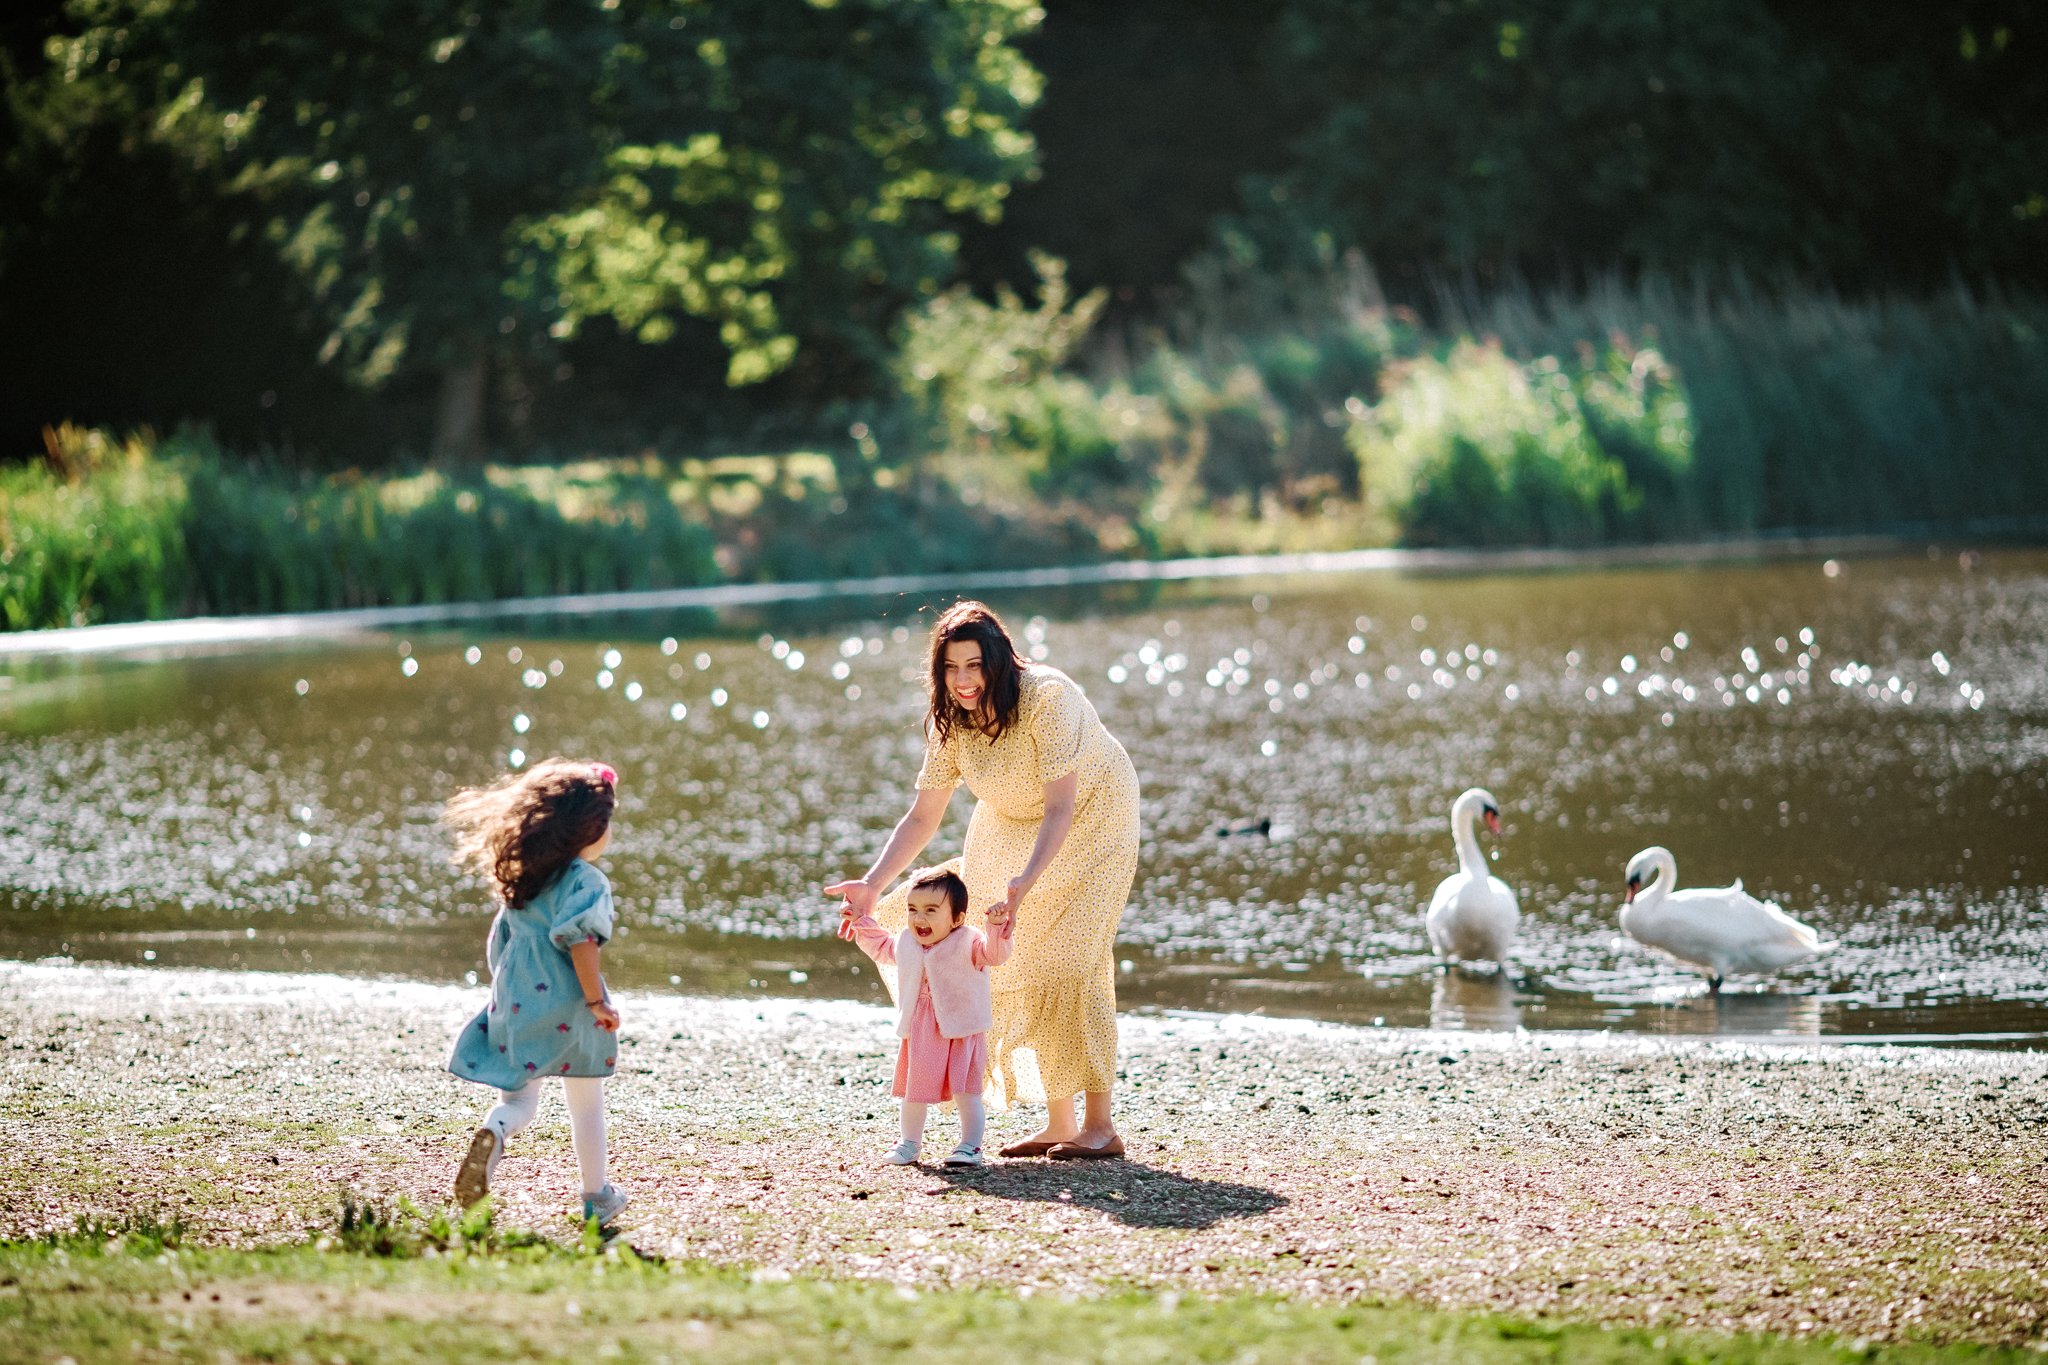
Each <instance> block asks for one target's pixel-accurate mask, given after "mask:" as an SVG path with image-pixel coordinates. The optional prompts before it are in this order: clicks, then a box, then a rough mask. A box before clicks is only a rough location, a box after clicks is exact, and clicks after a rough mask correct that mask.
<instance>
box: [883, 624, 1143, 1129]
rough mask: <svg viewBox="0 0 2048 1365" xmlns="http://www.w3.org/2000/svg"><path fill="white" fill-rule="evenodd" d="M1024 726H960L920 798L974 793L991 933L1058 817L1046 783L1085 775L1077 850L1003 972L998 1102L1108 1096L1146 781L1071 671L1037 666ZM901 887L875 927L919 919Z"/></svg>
mask: <svg viewBox="0 0 2048 1365" xmlns="http://www.w3.org/2000/svg"><path fill="white" fill-rule="evenodd" d="M1021 684H1022V690H1021V695H1020V697H1019V699H1018V707H1017V721H1016V723H1015V724H1014V725H1012V726H1011V727H1010V728H1009V729H1008V730H1007V731H1005V732H1004V734H1003V737H1002V738H1001V739H999V740H996V741H995V742H994V743H991V742H990V741H989V739H988V737H987V736H985V735H980V734H976V733H974V732H973V731H970V730H965V729H959V728H956V729H955V730H954V731H953V734H952V735H951V736H950V737H949V738H948V739H947V741H946V742H945V743H944V744H943V745H939V744H932V745H929V746H928V747H927V748H926V750H925V758H924V767H923V769H922V770H920V771H919V773H918V775H917V785H918V787H919V788H920V789H932V788H937V789H941V790H950V789H951V788H953V787H954V786H956V785H958V784H959V783H960V782H962V781H965V782H966V783H967V789H968V790H969V791H971V792H973V793H974V799H975V802H976V804H975V807H974V816H973V818H972V819H971V820H970V821H969V822H968V825H967V842H966V845H965V847H964V849H963V850H962V854H961V856H960V857H959V858H958V859H955V860H953V861H952V862H950V863H949V864H947V865H948V866H951V867H954V868H956V869H957V870H958V871H959V872H960V875H961V878H962V879H963V880H964V881H965V882H966V883H967V894H968V905H969V911H968V922H969V923H971V924H975V925H979V926H984V927H985V924H986V920H985V913H986V911H987V909H988V907H989V906H991V905H993V904H996V903H997V902H999V901H1001V900H1002V898H1003V896H1004V895H1005V894H1006V892H1007V891H1008V889H1009V885H1010V879H1011V878H1012V877H1015V876H1016V875H1017V874H1018V873H1020V872H1022V871H1023V870H1024V864H1025V863H1027V862H1029V861H1030V860H1031V848H1032V845H1033V844H1034V843H1036V842H1037V840H1038V826H1039V822H1040V820H1041V819H1043V818H1044V815H1045V784H1046V783H1048V782H1054V781H1057V780H1059V779H1060V778H1062V777H1065V776H1066V775H1067V774H1068V773H1077V774H1079V781H1078V783H1077V785H1076V791H1075V796H1074V825H1073V828H1072V829H1071V830H1070V831H1068V834H1067V840H1066V843H1064V844H1063V845H1061V847H1060V851H1059V853H1058V854H1057V855H1056V856H1055V857H1054V858H1053V860H1052V863H1051V865H1050V866H1048V867H1047V868H1046V869H1045V871H1044V872H1043V873H1041V874H1040V876H1039V878H1038V883H1037V885H1035V886H1033V887H1032V888H1031V894H1030V895H1028V896H1026V897H1025V898H1024V902H1023V904H1022V905H1021V906H1020V907H1019V908H1018V911H1017V928H1016V949H1015V953H1014V955H1013V956H1012V957H1011V959H1010V960H1009V961H1008V962H1006V963H1004V964H1002V965H1001V966H999V967H997V968H995V969H994V971H993V973H992V974H991V978H990V985H991V987H992V988H993V991H994V1004H995V1026H994V1027H993V1028H991V1029H990V1030H989V1033H988V1044H989V1063H990V1065H989V1069H988V1098H989V1100H990V1102H991V1103H992V1104H993V1105H994V1106H995V1107H996V1108H1002V1107H1004V1106H1005V1105H1007V1104H1008V1103H1009V1102H1011V1101H1013V1100H1029V1101H1043V1100H1044V1099H1045V1098H1046V1097H1047V1096H1048V1095H1052V1096H1055V1097H1067V1096H1072V1095H1076V1094H1079V1093H1081V1092H1083V1091H1089V1090H1108V1089H1110V1088H1111V1085H1112V1082H1113V1081H1114V1080H1115V1078H1116V957H1115V948H1116V929H1117V924H1118V922H1119V921H1121V920H1122V919H1123V913H1124V906H1125V905H1126V904H1127V903H1128V902H1129V900H1130V897H1131V882H1132V881H1133V880H1134V879H1135V878H1136V876H1137V872H1138V773H1137V770H1136V769H1135V768H1133V767H1132V766H1131V759H1130V755H1128V754H1126V753H1125V752H1124V749H1123V746H1122V745H1121V744H1118V743H1117V742H1116V740H1115V739H1114V738H1112V737H1111V735H1110V733H1109V731H1107V730H1105V729H1104V728H1103V726H1102V720H1101V718H1100V717H1099V716H1097V715H1096V714H1095V707H1094V706H1093V705H1092V704H1091V703H1090V702H1089V700H1088V698H1087V697H1086V696H1084V695H1083V694H1082V692H1081V689H1080V687H1079V686H1078V685H1077V684H1076V683H1075V682H1074V680H1073V679H1072V678H1069V677H1068V676H1067V675H1066V674H1064V673H1062V672H1060V671H1059V670H1058V669H1056V668H1048V667H1046V666H1045V665H1043V664H1032V665H1029V666H1027V667H1026V668H1025V670H1024V675H1023V678H1022V680H1021ZM907 897H908V892H907V890H906V888H905V887H900V886H899V887H898V888H897V889H896V890H895V891H893V892H891V893H890V894H889V895H888V896H887V897H886V898H884V900H883V901H882V903H881V904H880V905H879V906H877V908H876V911H875V917H876V918H877V919H879V920H880V921H881V922H882V923H883V924H885V925H887V926H888V927H890V928H891V929H897V928H900V927H901V926H902V925H903V923H904V920H905V901H906V900H907Z"/></svg>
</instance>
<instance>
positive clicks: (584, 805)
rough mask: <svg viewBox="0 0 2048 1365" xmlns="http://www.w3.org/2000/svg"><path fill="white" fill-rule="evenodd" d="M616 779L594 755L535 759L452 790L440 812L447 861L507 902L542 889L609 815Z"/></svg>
mask: <svg viewBox="0 0 2048 1365" xmlns="http://www.w3.org/2000/svg"><path fill="white" fill-rule="evenodd" d="M617 780H618V777H617V774H615V773H614V772H613V771H612V770H611V769H610V768H607V767H605V766H604V765H603V764H601V763H582V762H575V761H572V760H570V759H566V758H549V759H543V760H541V761H540V762H539V763H536V764H534V765H533V766H532V767H531V768H528V769H527V770H526V771H525V772H523V773H513V774H512V775H511V776H509V777H503V778H500V779H498V780H497V781H496V782H493V783H492V784H491V785H490V786H488V787H482V788H472V789H470V790H468V791H462V792H457V793H456V794H455V796H454V797H453V798H451V799H450V800H449V802H448V806H447V809H445V810H443V811H442V812H441V823H443V824H445V825H447V826H448V827H449V828H450V829H452V830H454V831H455V853H454V862H455V865H456V866H457V867H461V868H466V869H468V870H469V871H471V872H474V873H476V874H477V875H478V876H480V877H482V878H483V879H484V880H485V881H487V882H489V883H490V884H491V889H492V890H493V891H495V892H497V894H498V899H499V900H501V901H503V902H504V903H505V904H506V905H508V906H511V907H512V908H514V909H517V908H518V907H520V906H522V905H525V904H527V903H528V902H529V901H531V900H532V899H533V898H534V897H535V896H538V895H539V894H540V893H541V892H542V891H544V890H546V889H547V885H548V883H549V882H551V881H553V880H554V879H555V878H556V877H558V876H560V875H561V873H562V869H563V868H565V867H567V866H568V865H569V864H570V863H571V862H572V861H573V860H574V859H575V857H576V855H577V854H578V853H580V852H582V851H583V850H584V849H586V848H588V847H590V846H591V845H592V844H594V843H596V842H597V841H598V840H599V839H602V838H603V837H604V832H605V830H606V829H608V828H610V826H611V823H612V809H613V807H614V806H615V805H616V804H617V801H618V793H617V791H616V790H615V788H614V785H613V784H614V783H616V782H617Z"/></svg>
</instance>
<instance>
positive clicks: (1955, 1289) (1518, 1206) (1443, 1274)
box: [0, 962, 2048, 1348]
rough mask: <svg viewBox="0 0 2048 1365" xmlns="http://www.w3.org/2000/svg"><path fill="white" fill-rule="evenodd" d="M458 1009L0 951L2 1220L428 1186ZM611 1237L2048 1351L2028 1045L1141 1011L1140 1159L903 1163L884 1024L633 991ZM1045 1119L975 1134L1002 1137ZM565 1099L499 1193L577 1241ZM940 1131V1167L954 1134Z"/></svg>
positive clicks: (2045, 1117)
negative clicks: (1921, 1044)
mask: <svg viewBox="0 0 2048 1365" xmlns="http://www.w3.org/2000/svg"><path fill="white" fill-rule="evenodd" d="M481 998H482V992H481V991H480V990H477V989H460V988H449V987H442V986H429V985H421V984H414V983H392V982H376V981H360V980H350V979H343V978H338V977H330V976H294V975H282V974H261V973H232V972H207V971H185V970H151V969H130V968H104V967H85V966H74V965H69V964H27V963H14V962H4V963H0V1035H4V1036H0V1142H4V1143H6V1145H7V1148H8V1150H9V1152H10V1157H9V1159H8V1160H7V1161H6V1162H5V1163H0V1236H4V1237H9V1238H20V1237H29V1236H34V1235H38V1234H41V1233H43V1232H46V1231H52V1230H58V1231H68V1230H70V1229H71V1228H72V1227H73V1226H74V1225H75V1222H76V1220H77V1219H78V1218H79V1217H80V1216H98V1217H120V1216H122V1215H126V1214H135V1213H145V1212H147V1213H152V1214H156V1215H158V1216H162V1217H172V1216H175V1217H179V1218H182V1219H183V1220H184V1221H185V1222H186V1224H187V1225H188V1226H189V1227H190V1228H191V1229H192V1234H191V1235H192V1236H193V1238H194V1239H195V1240H199V1241H203V1242H208V1243H215V1244H222V1245H263V1244H274V1243H277V1242H280V1241H298V1240H302V1239H304V1238H305V1237H306V1236H307V1235H308V1234H309V1233H317V1232H318V1231H320V1230H323V1229H326V1228H331V1227H332V1226H333V1220H334V1217H335V1211H336V1209H337V1206H338V1204H339V1201H340V1199H341V1197H342V1196H343V1194H344V1193H346V1194H350V1195H353V1196H354V1197H356V1198H357V1199H359V1200H360V1199H364V1198H368V1199H372V1200H377V1201H385V1202H391V1201H395V1200H397V1199H398V1198H399V1197H400V1196H406V1197H409V1198H411V1199H412V1200H413V1201H414V1202H415V1203H418V1204H421V1205H423V1206H433V1205H435V1204H438V1203H440V1202H442V1201H443V1200H444V1198H445V1191H446V1189H447V1184H448V1179H449V1177H450V1175H451V1173H452V1170H453V1166H454V1163H455V1160H456V1158H457V1156H458V1154H459V1152H460V1150H461V1145H462V1144H463V1142H464V1141H465V1140H466V1137H467V1134H468V1133H469V1131H470V1130H471V1128H472V1126H473V1125H474V1124H475V1122H476V1120H477V1119H478V1117H479V1116H480V1115H481V1113H482V1112H483V1108H484V1101H485V1099H486V1092H484V1091H483V1090H481V1089H480V1088H479V1087H476V1086H473V1085H468V1084H466V1083H464V1082H461V1081H457V1080H455V1079H454V1078H453V1077H450V1076H448V1075H447V1074H446V1073H445V1072H443V1071H441V1069H440V1066H441V1062H442V1060H443V1058H444V1056H445V1054H446V1050H447V1047H448V1043H449V1040H450V1039H451V1038H452V1036H453V1032H454V1030H455V1029H456V1028H457V1027H458V1026H459V1025H460V1023H461V1022H462V1021H463V1020H464V1019H466V1018H467V1017H468V1015H469V1014H470V1013H472V1012H473V1011H474V1009H475V1008H476V1005H477V1002H478V1001H479V1000H480V999H481ZM622 1005H623V1009H624V1012H625V1016H626V1028H625V1033H624V1035H623V1041H622V1047H623V1049H624V1051H623V1055H622V1057H621V1065H620V1074H619V1077H618V1079H617V1080H616V1081H615V1082H614V1083H613V1085H612V1086H611V1089H610V1113H611V1129H612V1143H613V1165H614V1172H615V1176H616V1179H617V1180H618V1182H619V1183H620V1184H621V1186H623V1187H624V1188H626V1189H628V1190H629V1191H630V1192H631V1193H632V1195H633V1199H634V1207H633V1211H632V1213H631V1214H629V1216H628V1219H627V1224H626V1227H627V1233H626V1235H627V1237H628V1240H630V1241H631V1242H632V1243H633V1244H634V1245H636V1246H639V1247H642V1248H645V1249H647V1250H649V1251H653V1252H658V1253H661V1254H664V1255H671V1256H688V1257H703V1258H706V1259H709V1260H712V1261H716V1262H720V1263H727V1264H741V1265H751V1266H756V1267H759V1268H760V1270H761V1273H764V1274H770V1275H780V1274H783V1273H791V1274H814V1275H824V1276H833V1277H858V1278H875V1279H884V1280H892V1281H897V1282H901V1283H905V1284H910V1285H915V1286H920V1287H930V1288H939V1287H944V1286H948V1285H960V1284H977V1285H999V1286H1007V1287H1010V1288H1013V1289H1015V1290H1017V1291H1018V1292H1022V1293H1042V1292H1056V1293H1065V1294H1090V1293H1099V1292H1102V1291H1104V1290H1106V1289H1112V1288H1130V1287H1139V1288H1150V1289H1158V1290H1162V1291H1164V1290H1177V1291H1180V1292H1192V1293H1203V1294H1211V1293H1222V1292H1229V1291H1236V1290H1252V1291H1257V1292H1262V1293H1271V1294H1276V1295H1282V1296H1287V1297H1292V1298H1301V1299H1313V1300H1334V1299H1342V1298H1354V1297H1362V1298H1366V1299H1372V1300H1390V1301H1391V1300H1401V1301H1409V1302H1417V1303H1423V1304H1428V1305H1434V1306H1440V1307H1447V1308H1486V1309H1494V1310H1499V1311H1503V1312H1509V1313H1515V1314H1524V1315H1534V1316H1555V1317H1563V1318H1570V1319H1574V1320H1592V1321H1604V1322H1615V1323H1630V1324H1645V1325H1668V1326H1679V1325H1686V1326H1692V1327H1698V1328H1704V1329H1709V1330H1721V1331H1773V1332H1784V1333H1794V1334H1803V1333H1825V1334H1833V1335H1838V1336H1842V1337H1848V1338H1865V1339H1868V1340H1871V1341H1892V1340H1908V1339H1921V1340H1942V1341H1952V1340H1970V1341H1982V1342H1991V1343H2001V1344H2011V1345H2023V1344H2037V1343H2038V1344H2041V1345H2042V1346H2043V1347H2044V1348H2048V1161H2044V1158H2048V1084H2044V1082H2048V1056H2044V1055H2042V1054H2036V1053H2005V1052H1997V1053H1994V1052H1971V1051H1944V1050H1933V1049H1912V1048H1898V1049H1860V1048H1847V1047H1822V1048H1781V1047H1763V1046H1755V1045H1738V1044H1726V1043H1697V1042H1678V1041H1666V1040H1658V1039H1647V1038H1641V1037H1618V1036H1609V1035H1567V1034H1543V1035H1490V1034H1435V1033H1420V1032H1409V1031H1400V1030H1360V1029H1355V1028H1348V1027H1341V1026H1335V1025H1322V1024H1312V1023H1300V1022H1291V1021H1279V1020H1268V1019H1263V1018H1247V1017H1236V1016H1230V1017H1215V1016H1197V1017H1146V1016H1125V1017H1124V1019H1123V1020H1122V1032H1123V1080H1122V1084H1121V1090H1120V1096H1119V1114H1120V1118H1121V1122H1122V1126H1123V1129H1124V1133H1125V1138H1126V1141H1127V1143H1128V1144H1129V1147H1130V1150H1131V1155H1132V1160H1130V1161H1126V1162H1102V1163H1060V1164H1053V1163H1046V1162H1042V1161H1032V1162H998V1163H996V1164H995V1165H993V1166H992V1167H990V1168H989V1169H987V1170H983V1171H978V1172H965V1173H961V1172H942V1171H940V1170H939V1169H938V1168H936V1167H911V1168H902V1169H888V1168H883V1167H881V1166H879V1165H877V1164H876V1160H877V1158H878V1157H879V1156H880V1154H881V1153H882V1151H883V1150H885V1149H886V1148H887V1146H888V1145H889V1143H890V1142H891V1141H892V1140H893V1136H894V1127H895V1108H894V1101H893V1100H891V1099H890V1098H889V1095H888V1079H889V1071H890V1068H889V1057H890V1055H891V1052H890V1049H891V1045H892V1043H893V1030H892V1015H890V1014H889V1013H887V1012H885V1011H882V1010H879V1009H876V1008H873V1007H870V1006H865V1005H859V1004H854V1003H850V1002H848V1003H836V1002H822V1003H821V1002H807V1003H792V1002H788V1001H766V1000H729V999H694V998H678V997H673V996H627V997H625V999H624V1000H623V1002H622ZM1032 1126H1035V1125H1034V1123H1033V1115H1032V1113H1031V1112H1030V1111H1025V1112H1022V1113H1015V1114H1010V1115H1005V1116H999V1117H997V1118H996V1119H995V1120H994V1122H993V1123H992V1126H991V1146H992V1147H993V1146H995V1145H1000V1143H1001V1142H1002V1141H1003V1140H1005V1134H1008V1135H1012V1136H1014V1135H1016V1134H1019V1133H1022V1132H1025V1131H1028V1130H1029V1129H1030V1127H1032ZM566 1129H567V1125H566V1121H565V1117H564V1115H563V1111H562V1109H561V1105H560V1102H559V1100H558V1099H555V1098H552V1097H550V1098H549V1099H548V1100H547V1101H546V1102H545V1103H544V1105H543V1107H542V1117H541V1120H540V1122H539V1124H538V1125H537V1126H536V1128H535V1129H534V1130H533V1132H532V1134H531V1135H530V1136H529V1137H527V1138H522V1139H521V1140H520V1142H518V1143H516V1144H515V1145H514V1147H513V1149H512V1151H511V1153H510V1154H509V1155H508V1157H507V1159H506V1162H505V1164H504V1165H503V1167H502V1168H501V1170H500V1174H499V1181H498V1183H499V1189H500V1201H499V1203H500V1221H501V1224H504V1225H516V1226H522V1227H529V1228H534V1229H538V1230H542V1231H546V1232H549V1233H551V1234H552V1233H557V1232H559V1233H560V1234H561V1235H563V1236H565V1237H566V1236H568V1235H570V1234H571V1231H572V1229H571V1226H570V1224H569V1222H568V1220H567V1218H566V1217H565V1213H566V1211H567V1210H568V1208H569V1207H570V1201H571V1198H572V1196H573V1194H574V1189H573V1186H574V1180H573V1170H574V1167H573V1163H572V1161H571V1158H570V1154H569V1150H568V1138H567V1130H566ZM953 1131H954V1130H953V1121H952V1119H951V1117H950V1115H947V1114H944V1113H939V1114H935V1115H934V1117H933V1121H932V1129H931V1132H930V1133H929V1134H928V1142H927V1148H928V1150H932V1151H934V1152H935V1153H943V1152H944V1151H945V1150H947V1149H948V1148H949V1147H950V1146H951V1140H952V1133H953Z"/></svg>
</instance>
